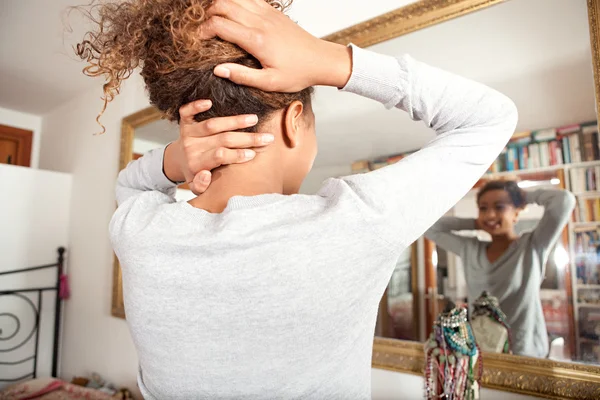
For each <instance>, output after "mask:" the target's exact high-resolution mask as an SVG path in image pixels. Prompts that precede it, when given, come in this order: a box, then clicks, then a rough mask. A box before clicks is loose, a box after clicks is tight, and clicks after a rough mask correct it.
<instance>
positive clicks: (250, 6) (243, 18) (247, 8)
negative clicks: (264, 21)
mask: <svg viewBox="0 0 600 400" xmlns="http://www.w3.org/2000/svg"><path fill="white" fill-rule="evenodd" d="M256 12H260V9H259V8H257V7H256V3H254V2H253V1H245V0H237V1H236V0H215V1H214V2H213V5H212V6H211V7H210V8H209V9H208V10H207V11H206V14H207V16H208V17H212V16H216V15H219V16H222V17H225V18H227V19H228V20H230V21H233V22H237V23H238V24H241V25H243V26H247V27H259V26H260V23H261V20H260V17H259V16H258V15H257V14H256Z"/></svg>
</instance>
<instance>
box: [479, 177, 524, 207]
mask: <svg viewBox="0 0 600 400" xmlns="http://www.w3.org/2000/svg"><path fill="white" fill-rule="evenodd" d="M492 190H503V191H505V192H506V193H507V194H508V196H509V197H510V200H511V202H512V204H513V206H515V208H522V207H524V206H525V204H526V200H525V192H524V191H523V189H521V188H520V187H519V184H518V183H517V182H516V181H508V180H507V181H503V180H494V181H488V182H487V183H486V184H485V185H484V186H483V187H482V188H481V189H480V190H479V193H477V202H478V203H479V200H481V197H482V196H483V195H484V194H486V193H487V192H490V191H492Z"/></svg>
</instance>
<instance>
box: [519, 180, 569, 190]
mask: <svg viewBox="0 0 600 400" xmlns="http://www.w3.org/2000/svg"><path fill="white" fill-rule="evenodd" d="M559 184H560V179H558V178H552V179H549V180H545V181H521V182H519V183H518V185H519V187H520V188H521V189H527V188H531V187H535V186H545V185H559Z"/></svg>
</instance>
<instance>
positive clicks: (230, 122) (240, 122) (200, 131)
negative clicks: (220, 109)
mask: <svg viewBox="0 0 600 400" xmlns="http://www.w3.org/2000/svg"><path fill="white" fill-rule="evenodd" d="M257 123H258V116H257V115H256V114H246V115H233V116H230V117H218V118H211V119H207V120H206V121H202V122H200V123H198V124H196V125H194V126H192V127H189V129H186V130H185V131H184V132H183V134H184V136H189V137H204V136H212V135H214V134H217V133H221V132H228V131H237V130H239V129H245V128H250V127H252V126H254V125H256V124H257Z"/></svg>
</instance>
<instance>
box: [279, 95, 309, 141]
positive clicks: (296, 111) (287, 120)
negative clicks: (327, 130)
mask: <svg viewBox="0 0 600 400" xmlns="http://www.w3.org/2000/svg"><path fill="white" fill-rule="evenodd" d="M304 112H305V110H304V105H303V104H302V102H301V101H298V100H296V101H294V102H293V103H292V104H290V105H289V106H288V107H287V108H286V110H285V111H284V114H283V121H282V122H283V141H284V143H285V144H286V145H287V146H288V147H290V148H296V147H298V146H299V145H300V143H301V141H302V139H303V125H302V124H303V120H302V119H303V118H304Z"/></svg>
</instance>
